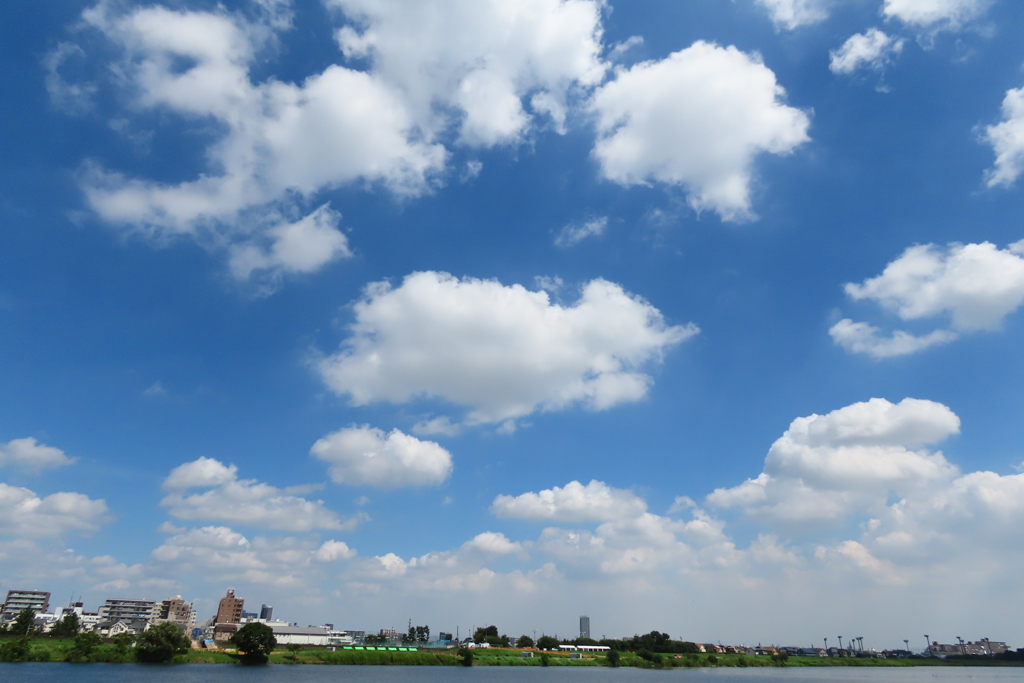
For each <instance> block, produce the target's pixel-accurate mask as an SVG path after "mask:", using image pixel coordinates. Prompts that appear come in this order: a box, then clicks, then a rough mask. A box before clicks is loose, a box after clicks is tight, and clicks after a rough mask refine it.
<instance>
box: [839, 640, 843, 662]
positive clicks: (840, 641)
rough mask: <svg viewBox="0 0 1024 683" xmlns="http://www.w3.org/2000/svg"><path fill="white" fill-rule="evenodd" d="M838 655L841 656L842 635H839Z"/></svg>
mask: <svg viewBox="0 0 1024 683" xmlns="http://www.w3.org/2000/svg"><path fill="white" fill-rule="evenodd" d="M839 656H840V657H842V656H843V637H842V636H839Z"/></svg>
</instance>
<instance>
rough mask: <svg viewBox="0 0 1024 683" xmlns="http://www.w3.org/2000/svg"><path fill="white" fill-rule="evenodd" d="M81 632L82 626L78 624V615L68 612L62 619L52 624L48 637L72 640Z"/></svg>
mask: <svg viewBox="0 0 1024 683" xmlns="http://www.w3.org/2000/svg"><path fill="white" fill-rule="evenodd" d="M81 630H82V625H81V624H80V623H79V622H78V615H77V614H75V613H74V612H69V613H68V614H65V615H64V618H63V619H61V620H60V621H58V622H57V623H56V624H54V626H53V628H52V629H50V637H51V638H74V637H75V636H77V635H78V632H79V631H81Z"/></svg>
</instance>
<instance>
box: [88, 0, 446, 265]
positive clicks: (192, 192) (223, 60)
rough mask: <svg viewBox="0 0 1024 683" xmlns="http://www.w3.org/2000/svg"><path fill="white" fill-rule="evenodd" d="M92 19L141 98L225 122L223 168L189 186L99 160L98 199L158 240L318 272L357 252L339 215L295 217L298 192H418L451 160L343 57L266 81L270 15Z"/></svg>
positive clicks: (104, 210) (243, 261)
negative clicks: (261, 71) (378, 188)
mask: <svg viewBox="0 0 1024 683" xmlns="http://www.w3.org/2000/svg"><path fill="white" fill-rule="evenodd" d="M84 17H85V19H86V21H87V22H88V23H90V24H91V25H92V26H94V27H96V28H97V29H99V30H100V31H102V32H103V34H104V35H105V36H106V37H107V38H108V39H109V40H110V41H111V42H112V43H113V44H115V45H116V46H117V47H118V48H120V50H121V52H122V60H121V61H120V62H119V63H118V64H117V66H116V68H117V70H118V72H119V73H120V74H122V75H123V78H124V81H123V82H124V83H126V84H128V85H130V92H131V93H132V96H133V98H134V101H133V106H135V107H138V108H140V109H152V110H158V111H167V112H171V113H174V114H177V115H178V116H179V117H181V118H182V119H184V120H186V121H194V120H196V119H212V120H215V121H217V122H218V124H219V125H220V126H221V127H222V129H223V130H224V134H223V137H221V138H220V139H219V140H217V141H216V142H215V143H212V144H211V145H210V146H209V147H208V148H207V158H208V161H209V165H210V169H211V170H210V171H209V172H207V173H203V174H201V175H200V176H199V177H197V178H195V179H192V180H186V181H184V182H180V183H173V182H158V181H153V180H147V179H144V178H129V177H125V176H123V175H121V174H118V173H114V172H110V171H107V170H105V169H103V168H101V167H100V166H98V165H96V164H87V165H86V167H85V170H84V172H83V174H82V184H83V189H84V190H85V193H86V197H87V199H88V201H89V203H90V205H91V206H92V208H93V209H94V210H95V211H96V212H97V213H98V214H99V216H100V217H101V218H103V219H105V220H106V221H109V222H110V223H113V224H117V225H122V226H125V227H126V228H128V229H130V230H134V231H139V232H142V233H144V234H146V235H149V236H150V237H152V238H154V239H157V240H165V239H167V238H170V237H173V236H175V235H189V236H191V237H193V238H195V239H197V240H199V241H200V242H201V243H203V244H205V245H207V246H209V247H210V248H213V249H218V250H222V249H227V251H228V252H229V254H230V255H231V258H232V271H233V272H234V273H235V275H237V276H238V277H243V278H244V277H248V276H249V275H250V274H252V273H253V272H255V271H270V273H271V274H272V275H273V274H280V273H286V272H309V271H312V270H315V269H317V268H319V267H320V266H322V265H323V264H325V263H327V262H329V261H331V260H333V259H335V258H340V257H344V256H347V255H348V253H349V252H348V247H347V242H346V240H345V237H344V235H343V234H342V233H341V232H340V231H338V229H337V220H338V216H337V214H335V213H333V212H330V211H329V210H327V209H326V208H325V207H320V208H319V209H317V210H316V211H314V212H313V213H311V214H309V215H308V216H306V217H305V218H300V219H299V220H297V221H296V220H294V218H288V216H289V215H290V214H294V213H296V212H298V211H300V210H301V206H302V202H301V201H299V202H296V201H295V197H296V196H298V197H301V198H307V197H311V196H312V195H314V194H316V193H317V192H318V191H320V190H322V189H325V188H329V187H334V186H337V185H341V184H345V183H351V182H355V181H365V182H370V183H380V184H383V185H385V186H387V187H389V188H390V189H392V190H393V191H394V192H397V193H400V194H416V193H420V192H423V191H425V190H426V189H427V181H428V176H429V175H430V174H431V173H433V172H435V171H437V170H439V169H440V168H441V167H442V166H443V163H444V160H445V156H446V154H445V150H444V149H443V147H441V146H439V145H434V144H430V143H426V142H423V141H416V140H414V139H413V137H412V136H413V129H414V127H415V122H414V121H413V119H412V118H411V117H410V115H409V112H408V111H407V109H406V107H405V105H404V104H403V102H402V101H401V99H400V98H399V96H398V95H397V94H396V93H395V92H394V91H393V90H392V89H391V88H390V87H388V86H387V85H384V84H382V83H380V82H379V81H377V80H375V79H374V78H372V77H371V76H370V75H368V74H366V73H363V72H359V71H353V70H351V69H346V68H344V67H341V66H338V65H330V66H328V67H327V68H326V69H325V70H324V71H323V72H321V73H319V74H314V75H312V76H310V77H309V78H307V79H306V80H305V81H304V82H303V83H301V84H295V83H287V82H283V81H280V80H276V79H268V80H265V81H261V82H254V81H253V79H252V78H251V76H250V72H249V69H250V67H251V66H252V64H253V63H254V60H255V59H256V58H257V55H258V54H259V50H260V47H261V42H263V41H265V39H266V34H267V32H268V30H270V29H269V28H268V27H267V26H265V25H257V24H252V23H248V22H246V21H244V20H242V19H240V18H238V17H237V16H234V15H228V14H227V13H225V12H223V11H217V12H187V11H175V10H171V9H168V8H165V7H160V6H153V7H143V8H136V9H133V10H131V11H129V12H127V13H124V14H117V13H113V12H111V11H110V8H109V5H107V4H105V3H104V4H101V5H98V6H97V7H95V8H93V9H91V10H88V11H86V12H85V14H84ZM277 28H280V26H278V27H277ZM282 211H283V212H284V213H282Z"/></svg>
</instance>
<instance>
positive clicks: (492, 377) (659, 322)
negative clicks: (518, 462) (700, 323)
mask: <svg viewBox="0 0 1024 683" xmlns="http://www.w3.org/2000/svg"><path fill="white" fill-rule="evenodd" d="M354 310H355V318H356V319H355V322H354V323H353V324H352V327H351V330H352V335H351V336H350V337H349V338H348V339H347V340H346V341H345V343H344V344H343V348H342V350H341V351H340V352H338V353H336V354H334V355H331V356H328V357H326V358H324V359H323V360H322V361H321V362H320V363H319V369H320V372H321V374H322V375H323V378H324V381H325V382H327V385H328V386H329V387H330V388H331V389H333V390H334V391H335V392H337V393H339V394H347V395H349V396H351V399H352V402H353V403H354V404H356V405H363V404H367V403H370V402H372V401H382V400H383V401H391V402H394V403H403V402H406V401H409V400H411V399H413V398H415V397H421V396H424V397H437V398H440V399H443V400H445V401H449V402H451V403H454V404H457V405H460V406H465V407H467V408H469V410H470V412H469V415H468V417H467V421H468V422H469V423H471V424H474V423H487V422H500V421H503V420H509V419H515V418H518V417H522V416H524V415H528V414H530V413H531V412H533V411H535V410H558V409H562V408H566V407H568V406H570V405H572V404H577V403H580V404H583V405H585V406H587V407H589V408H592V409H595V410H601V409H605V408H609V407H611V406H614V405H616V404H619V403H623V402H628V401H636V400H639V399H640V398H642V397H643V396H644V395H645V394H646V393H647V389H648V387H649V386H650V384H651V382H652V379H651V377H650V376H648V375H647V374H644V372H642V368H643V367H644V366H645V365H646V364H647V363H649V362H652V361H657V360H659V359H660V358H661V357H662V355H663V353H664V352H665V351H666V350H667V349H669V348H671V347H672V346H674V345H675V344H678V343H679V342H681V341H683V340H684V339H686V338H688V337H690V336H692V335H694V334H696V333H697V328H696V327H694V326H693V325H687V326H669V325H667V324H666V323H665V321H664V318H663V317H662V315H661V313H660V312H659V311H658V310H657V309H656V308H654V307H653V306H651V305H650V304H649V303H647V302H646V301H643V300H642V299H640V298H638V297H635V296H631V295H630V294H628V293H626V292H625V291H623V290H622V288H621V287H619V286H618V285H616V284H614V283H611V282H607V281H605V280H593V281H591V282H589V283H588V284H586V285H585V286H584V287H583V291H582V293H581V295H580V298H579V300H578V301H577V302H576V303H575V304H573V305H572V306H563V305H560V304H557V303H552V302H551V300H550V298H549V296H548V294H547V293H546V292H544V291H537V292H531V291H529V290H527V289H526V288H524V287H522V286H521V285H511V286H505V285H502V284H501V283H499V282H496V281H493V280H474V279H470V278H465V279H462V280H459V279H458V278H455V277H452V276H451V275H448V274H446V273H434V272H425V273H413V274H412V275H409V276H408V277H406V278H405V280H404V281H403V282H402V284H401V285H400V286H398V287H392V286H391V285H390V284H388V283H386V282H380V283H375V284H373V285H370V286H369V287H367V289H366V292H365V295H364V297H363V299H362V300H360V301H358V302H356V303H355V305H354Z"/></svg>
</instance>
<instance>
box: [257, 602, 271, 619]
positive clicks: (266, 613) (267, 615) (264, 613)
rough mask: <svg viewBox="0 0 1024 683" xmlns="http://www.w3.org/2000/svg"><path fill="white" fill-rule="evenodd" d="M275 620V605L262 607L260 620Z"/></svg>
mask: <svg viewBox="0 0 1024 683" xmlns="http://www.w3.org/2000/svg"><path fill="white" fill-rule="evenodd" d="M273 618H274V606H273V605H263V606H262V607H260V619H263V620H265V621H270V620H271V619H273Z"/></svg>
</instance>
